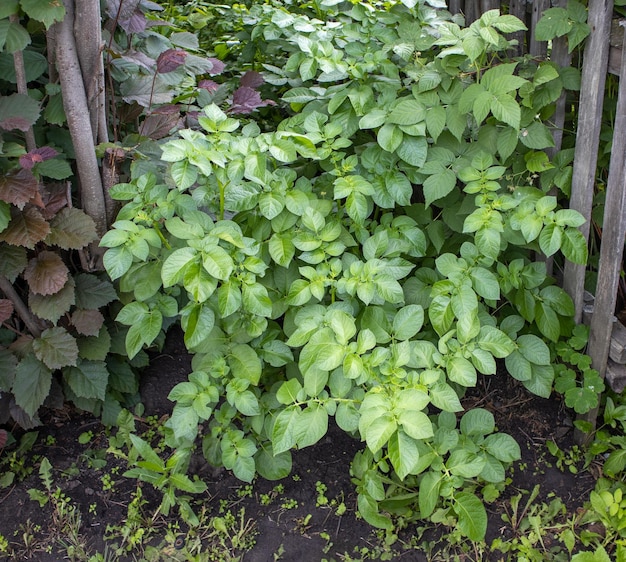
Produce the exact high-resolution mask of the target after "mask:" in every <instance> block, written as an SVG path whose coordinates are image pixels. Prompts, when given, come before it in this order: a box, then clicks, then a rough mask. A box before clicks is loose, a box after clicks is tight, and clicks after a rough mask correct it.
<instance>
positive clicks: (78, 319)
mask: <svg viewBox="0 0 626 562" xmlns="http://www.w3.org/2000/svg"><path fill="white" fill-rule="evenodd" d="M71 323H72V326H74V328H76V331H77V332H78V333H79V334H82V335H83V336H97V335H98V334H99V333H100V328H101V327H102V325H103V324H104V316H103V315H102V313H101V312H100V311H99V310H83V309H80V308H79V309H77V310H75V311H74V312H73V313H72V316H71Z"/></svg>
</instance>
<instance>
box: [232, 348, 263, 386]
mask: <svg viewBox="0 0 626 562" xmlns="http://www.w3.org/2000/svg"><path fill="white" fill-rule="evenodd" d="M228 364H229V365H230V368H231V371H232V374H233V376H235V377H236V378H240V379H245V380H247V381H250V383H252V384H253V385H255V386H256V385H258V384H259V380H260V378H261V372H262V367H261V360H260V359H259V356H258V355H257V354H256V351H254V349H252V348H251V347H250V346H249V345H246V344H238V345H233V346H232V348H231V350H230V353H229V355H228Z"/></svg>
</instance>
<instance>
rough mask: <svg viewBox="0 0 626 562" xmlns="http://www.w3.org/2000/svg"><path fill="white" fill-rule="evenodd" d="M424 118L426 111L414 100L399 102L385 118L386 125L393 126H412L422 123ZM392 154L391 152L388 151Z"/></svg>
mask: <svg viewBox="0 0 626 562" xmlns="http://www.w3.org/2000/svg"><path fill="white" fill-rule="evenodd" d="M425 117H426V109H425V107H424V105H423V104H421V103H420V102H419V101H417V100H416V99H412V98H409V99H403V100H401V101H400V102H399V103H398V104H397V105H396V106H395V107H394V109H393V110H392V111H391V113H389V115H388V116H387V121H386V122H387V123H393V124H395V125H414V124H415V123H419V122H421V121H424V119H425ZM390 152H392V151H390Z"/></svg>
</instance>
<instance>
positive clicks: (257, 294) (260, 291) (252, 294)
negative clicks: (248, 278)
mask: <svg viewBox="0 0 626 562" xmlns="http://www.w3.org/2000/svg"><path fill="white" fill-rule="evenodd" d="M242 306H243V308H244V310H245V311H246V312H249V313H252V314H256V315H257V316H264V317H269V316H271V315H272V301H271V299H270V297H269V295H268V294H267V289H266V288H265V287H264V286H263V285H261V284H260V283H254V284H253V285H247V284H244V285H243V286H242Z"/></svg>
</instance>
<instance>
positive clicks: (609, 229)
mask: <svg viewBox="0 0 626 562" xmlns="http://www.w3.org/2000/svg"><path fill="white" fill-rule="evenodd" d="M619 80H620V81H619V91H618V94H617V109H616V115H615V125H614V127H613V148H612V150H611V163H610V166H609V178H608V181H607V187H606V206H605V210H604V223H603V229H602V244H601V247H600V267H599V268H598V284H597V286H596V294H595V296H596V298H595V306H594V310H593V316H592V317H591V327H590V329H589V345H588V346H587V353H589V356H590V357H591V367H592V368H593V369H596V370H597V371H598V373H599V374H600V376H601V377H602V378H604V375H605V372H606V363H607V359H608V356H609V348H610V345H611V332H612V330H613V323H612V322H611V318H613V314H614V312H615V302H616V300H617V285H618V282H619V278H620V273H621V269H622V255H623V253H624V238H625V237H626V215H625V213H624V211H626V177H625V176H624V171H625V168H626V135H624V131H625V130H626V56H624V51H622V63H621V68H620V78H619ZM597 416H598V408H594V409H593V410H591V411H590V412H588V413H587V414H585V415H584V416H583V419H584V420H585V421H588V422H590V423H591V424H592V426H593V428H594V429H595V425H596V418H597ZM591 438H592V434H591V433H582V432H578V433H577V435H576V440H577V441H578V442H579V443H581V444H585V445H586V444H587V443H588V441H589V440H590V439H591Z"/></svg>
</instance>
